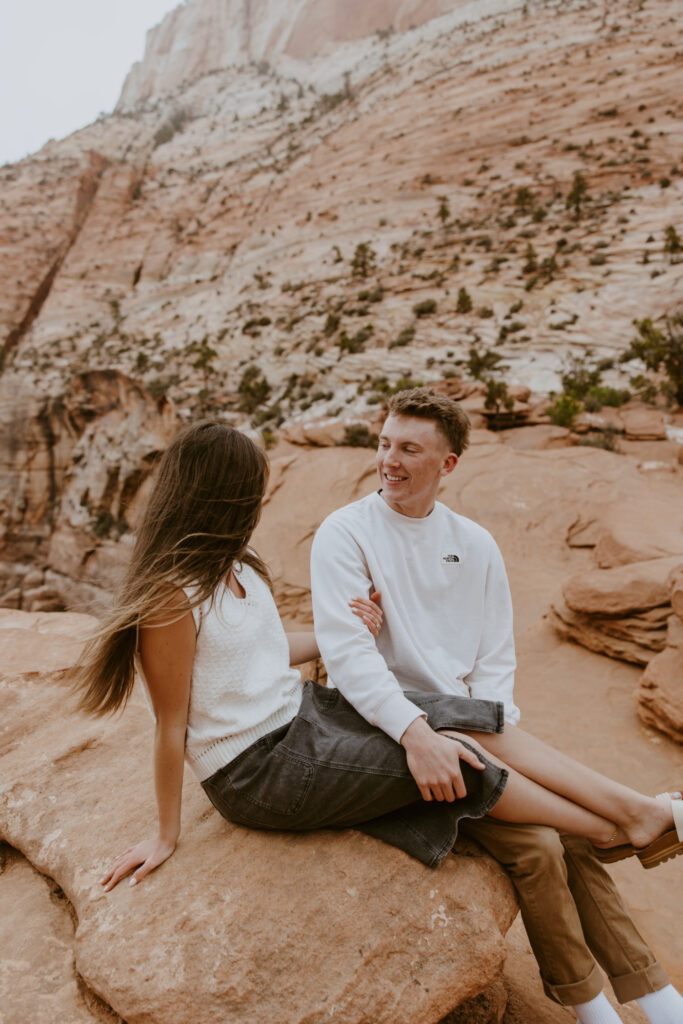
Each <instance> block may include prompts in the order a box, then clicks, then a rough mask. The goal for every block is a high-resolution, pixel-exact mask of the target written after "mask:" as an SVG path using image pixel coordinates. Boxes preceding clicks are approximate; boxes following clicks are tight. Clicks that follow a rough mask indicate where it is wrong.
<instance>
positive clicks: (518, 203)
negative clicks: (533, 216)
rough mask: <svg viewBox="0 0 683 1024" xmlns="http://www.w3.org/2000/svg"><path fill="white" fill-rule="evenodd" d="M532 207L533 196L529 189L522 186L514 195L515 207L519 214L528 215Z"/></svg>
mask: <svg viewBox="0 0 683 1024" xmlns="http://www.w3.org/2000/svg"><path fill="white" fill-rule="evenodd" d="M533 205H534V194H533V192H532V191H531V189H530V188H528V187H527V186H526V185H523V186H522V187H521V188H518V189H517V194H516V195H515V207H516V209H518V210H519V211H520V213H530V212H531V210H532V208H533Z"/></svg>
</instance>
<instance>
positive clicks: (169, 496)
mask: <svg viewBox="0 0 683 1024" xmlns="http://www.w3.org/2000/svg"><path fill="white" fill-rule="evenodd" d="M267 482H268V460H267V458H266V455H265V453H264V452H263V451H261V449H260V448H258V447H257V446H256V445H255V444H254V443H253V441H251V440H250V439H249V438H248V437H246V435H244V434H242V433H240V432H239V431H238V430H233V429H232V428H231V427H228V426H226V425H225V424H222V423H215V422H203V423H197V424H194V425H193V426H190V427H186V428H185V429H184V430H182V431H180V433H179V434H177V435H176V437H175V438H174V440H173V441H172V442H171V444H170V446H169V447H168V448H167V450H166V451H165V453H164V455H163V457H162V459H161V462H160V465H159V475H158V478H157V482H156V486H155V488H154V491H153V493H152V495H151V497H150V500H149V504H148V506H147V510H146V513H145V516H144V520H143V522H142V525H141V527H140V529H139V531H138V534H137V539H136V543H135V548H134V550H133V555H132V558H131V561H130V564H129V567H128V571H127V573H126V577H125V580H124V582H123V585H122V588H121V592H120V595H119V598H118V601H117V602H116V604H115V607H114V609H113V611H112V612H111V614H110V615H109V617H108V619H107V620H106V622H105V623H104V625H103V626H102V628H101V629H99V630H98V632H97V633H96V634H95V636H94V637H93V639H92V640H91V641H90V642H89V644H88V645H87V647H86V649H85V651H84V654H83V657H82V659H81V661H80V663H79V665H78V666H77V668H76V676H75V683H76V686H77V689H78V690H79V691H80V701H79V707H80V708H82V709H83V710H85V711H89V712H91V713H92V714H105V713H106V712H108V711H116V710H117V709H118V708H120V707H121V706H122V705H124V704H125V703H126V701H127V700H128V697H129V696H130V693H131V690H132V688H133V682H134V678H135V672H134V664H133V659H134V655H135V650H136V644H137V634H138V628H139V627H140V626H141V625H142V624H143V623H144V622H145V621H146V620H148V619H150V618H152V619H153V620H154V622H155V623H156V624H159V613H160V612H162V611H163V609H164V608H167V607H168V602H169V600H170V599H171V598H172V597H173V595H174V594H177V592H178V591H179V590H180V589H181V588H183V587H192V600H191V606H192V607H195V606H196V605H198V604H201V603H202V602H204V601H206V600H207V599H208V598H209V597H211V596H212V595H213V593H214V591H215V590H216V588H217V586H218V584H219V583H220V582H221V581H225V580H227V577H228V573H229V572H230V570H231V569H232V567H233V565H234V564H235V563H236V562H239V563H242V562H243V563H246V564H247V565H250V566H252V568H253V569H255V570H256V572H257V573H258V574H259V575H260V576H261V577H262V578H263V579H264V580H265V581H266V583H268V585H270V577H269V574H268V570H267V568H266V566H265V565H264V563H263V562H262V561H261V559H260V558H259V557H258V555H256V554H255V553H254V552H253V551H251V550H249V549H248V544H249V539H250V537H251V535H252V533H253V531H254V528H255V527H256V524H257V523H258V520H259V515H260V513H261V502H262V500H263V495H264V492H265V489H266V484H267ZM181 614H184V612H183V613H181ZM179 617H180V616H179V614H178V612H177V610H176V612H175V614H173V613H169V615H168V617H167V618H166V619H165V622H172V621H173V620H174V618H175V619H177V618H179Z"/></svg>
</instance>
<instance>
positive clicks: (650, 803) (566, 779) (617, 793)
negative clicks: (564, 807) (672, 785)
mask: <svg viewBox="0 0 683 1024" xmlns="http://www.w3.org/2000/svg"><path fill="white" fill-rule="evenodd" d="M455 735H458V734H455ZM459 735H461V736H467V737H470V738H471V739H472V740H475V741H476V742H477V743H479V744H480V745H481V747H482V748H483V749H484V750H485V751H486V752H487V753H488V754H489V756H491V757H492V758H493V759H494V760H497V761H498V762H502V763H503V764H504V765H506V766H509V767H510V768H514V769H515V770H516V771H517V772H519V773H520V774H521V775H524V776H526V778H527V779H530V780H533V781H534V782H536V783H538V784H539V785H540V786H542V787H543V788H544V789H545V790H550V791H551V792H552V793H554V794H557V795H559V796H562V797H565V798H566V800H567V801H571V802H572V803H573V804H578V805H579V806H580V807H582V808H585V809H587V810H588V811H592V812H593V813H594V814H595V815H597V816H598V817H600V818H601V819H603V820H604V819H606V820H608V821H611V822H614V824H615V825H617V826H619V830H620V832H619V833H618V834H617V836H615V837H614V839H613V840H611V841H610V840H609V839H608V840H607V842H608V843H609V845H618V844H619V843H623V842H624V841H625V839H626V840H628V841H629V842H631V843H633V845H634V846H646V845H647V843H649V842H651V841H652V840H653V839H656V838H657V836H659V835H661V833H662V832H664V831H665V830H666V829H667V828H671V826H672V824H673V815H672V812H671V807H670V805H668V804H666V803H664V802H662V801H659V800H655V799H654V798H653V797H648V796H643V795H642V794H641V793H638V792H636V790H634V789H629V787H628V786H622V785H621V784H620V783H618V782H613V781H612V780H611V779H608V778H607V777H606V776H605V775H601V774H600V773H599V772H596V771H593V769H591V768H586V766H585V765H582V764H579V762H578V761H575V760H574V759H573V758H571V757H568V756H567V755H566V754H563V753H561V752H560V751H558V750H555V749H554V748H553V747H549V746H548V745H547V744H546V743H543V741H542V740H539V739H537V738H536V737H535V736H532V735H531V733H528V732H524V730H522V729H518V728H517V727H516V726H514V725H506V726H505V732H504V733H493V734H491V733H479V732H471V733H461V734H459ZM508 820H513V819H508ZM516 820H518V821H520V822H521V821H522V820H529V819H521V818H518V819H516ZM537 824H550V822H545V821H543V822H540V821H539V822H537ZM556 827H563V828H565V831H567V832H572V831H573V830H572V829H571V828H567V827H565V826H556ZM612 832H614V828H612ZM581 834H583V835H586V833H585V832H584V833H581ZM594 841H595V842H596V843H598V844H600V845H602V842H603V841H601V840H597V839H596V840H594Z"/></svg>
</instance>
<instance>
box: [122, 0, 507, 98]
mask: <svg viewBox="0 0 683 1024" xmlns="http://www.w3.org/2000/svg"><path fill="white" fill-rule="evenodd" d="M467 6H469V7H472V6H473V5H472V4H471V3H468V0H373V2H372V3H368V2H367V0H189V2H188V3H185V4H182V5H181V6H179V7H177V8H176V9H175V10H174V11H171V12H170V13H169V14H167V15H166V17H165V18H164V19H163V21H162V22H160V24H159V25H157V26H155V27H154V28H152V29H150V31H149V32H148V33H147V43H146V47H145V56H144V58H143V60H142V61H139V62H138V63H136V64H134V65H133V67H132V68H131V70H130V72H129V74H128V76H127V78H126V81H125V82H124V85H123V89H122V91H121V96H120V98H119V102H118V105H117V110H118V111H122V110H128V109H130V108H131V107H134V106H135V105H136V104H137V103H140V102H145V101H146V100H150V99H155V98H157V97H159V96H162V95H164V94H167V93H169V92H172V91H173V90H174V89H176V88H178V87H179V86H180V85H181V84H183V83H186V82H189V81H192V80H193V79H195V78H197V77H198V76H200V75H203V74H206V73H207V72H209V71H212V70H214V69H215V68H226V67H230V66H234V65H238V66H239V65H244V64H248V63H250V62H258V61H268V62H274V61H276V60H277V58H278V57H280V56H282V55H286V56H288V57H292V58H294V59H299V60H304V59H306V58H309V57H313V56H317V55H320V54H322V53H326V52H329V51H331V50H332V49H334V48H335V47H336V46H338V45H339V44H341V43H344V42H350V41H352V40H355V39H362V38H364V37H366V36H369V35H372V34H373V33H375V32H378V31H387V30H389V29H394V30H396V31H398V32H402V31H405V30H406V29H409V28H412V27H415V26H418V25H422V24H424V22H426V21H429V20H431V19H432V18H436V17H438V16H439V15H442V14H445V13H447V12H449V11H452V10H454V9H456V8H459V7H467ZM479 6H480V7H486V6H488V5H486V4H481V3H480V4H479Z"/></svg>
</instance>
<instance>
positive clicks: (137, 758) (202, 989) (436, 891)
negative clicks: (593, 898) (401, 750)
mask: <svg viewBox="0 0 683 1024" xmlns="http://www.w3.org/2000/svg"><path fill="white" fill-rule="evenodd" d="M92 625H94V620H92V619H90V620H88V619H86V617H83V616H81V617H77V616H73V615H72V616H68V615H67V616H61V615H59V614H52V615H49V614H44V615H41V616H36V615H33V614H30V613H22V612H16V611H5V612H0V645H1V646H0V665H2V675H1V682H0V689H1V690H2V700H3V709H4V711H3V726H2V736H1V739H0V743H1V745H0V768H1V777H2V780H3V781H2V784H1V788H0V837H2V838H3V839H4V840H5V841H7V842H9V843H10V844H12V846H15V847H16V848H18V849H20V850H21V851H22V852H23V853H24V854H25V856H26V857H27V858H28V859H29V860H30V861H31V863H32V864H33V865H34V866H35V867H36V868H37V869H38V870H39V871H41V872H43V873H44V874H46V875H48V876H49V877H51V878H53V879H54V880H55V881H56V883H57V884H58V885H59V886H60V887H61V889H62V890H63V891H64V893H65V894H66V896H67V897H68V899H69V901H70V902H71V904H72V906H73V908H74V912H75V914H76V917H77V920H78V927H77V930H76V939H75V951H76V970H77V971H78V974H79V975H80V977H81V978H82V979H83V983H84V984H85V985H86V986H87V988H88V989H89V990H91V991H92V992H94V993H95V994H96V995H97V996H98V997H99V998H100V999H102V1000H104V1001H105V1003H106V1004H108V1005H109V1006H111V1007H112V1008H113V1009H114V1010H115V1012H116V1013H118V1014H119V1015H120V1016H121V1017H122V1018H123V1019H124V1020H126V1021H129V1022H133V1024H134V1022H136V1021H142V1020H145V1021H148V1022H150V1024H155V1022H156V1024H187V1022H188V1021H190V1020H191V1021H192V1022H193V1024H230V1022H234V1024H247V1022H254V1024H256V1022H257V1021H261V1020H264V1019H267V1020H269V1021H272V1022H274V1024H278V1022H280V1024H296V1022H301V1024H303V1022H304V1021H305V1022H306V1024H323V1022H325V1024H326V1022H328V1021H329V1020H330V1019H332V1020H340V1021H341V1020H343V1021H344V1022H345V1024H354V1022H357V1024H361V1022H364V1021H366V1020H367V1019H368V1014H371V1016H372V1019H373V1022H376V1024H382V1022H385V1024H389V1022H391V1024H428V1022H432V1024H436V1022H438V1021H439V1020H441V1018H443V1017H444V1016H445V1015H446V1014H447V1013H448V1012H449V1011H450V1010H451V1009H453V1008H454V1007H455V1006H457V1005H458V1004H460V1003H461V1002H463V1000H465V999H468V998H470V997H473V996H476V995H478V993H480V992H482V991H484V990H486V989H488V988H489V986H491V985H492V984H493V983H494V982H495V981H496V978H497V977H498V976H499V975H500V972H501V970H502V966H503V961H504V935H505V932H506V931H507V929H508V928H509V926H510V924H511V922H512V919H513V917H514V915H515V912H516V901H515V899H514V896H513V893H512V888H511V886H510V883H509V882H508V881H507V879H506V878H505V876H504V874H503V872H502V871H501V870H500V868H499V867H498V866H497V865H495V863H494V862H493V861H491V860H490V859H489V858H487V857H485V856H484V855H483V854H481V853H479V852H477V851H476V850H475V848H474V847H468V848H467V850H466V855H464V856H458V857H449V858H447V860H446V862H445V863H444V865H442V867H441V868H440V869H439V870H437V871H433V870H430V869H428V868H425V867H424V866H422V865H421V864H419V863H418V862H417V861H414V860H412V859H411V858H409V857H408V856H407V855H406V854H403V853H401V852H400V851H398V850H396V849H394V848H392V847H389V846H385V845H383V844H380V843H378V842H376V841H375V840H373V839H371V838H369V837H368V836H364V835H362V834H361V833H358V832H355V831H352V830H347V831H342V832H329V831H328V832H315V833H310V834H307V835H296V834H288V833H268V834H265V833H261V832H256V831H251V830H248V829H243V828H240V827H238V826H233V825H230V824H228V823H227V822H225V821H223V819H221V818H220V816H219V815H218V814H217V812H216V811H214V810H213V808H212V807H211V806H210V804H209V803H208V801H207V799H206V797H205V796H204V794H203V792H202V791H201V789H200V787H199V786H198V785H197V783H196V782H195V781H194V780H193V779H191V778H187V779H186V783H185V789H184V831H183V836H182V838H181V841H180V844H179V846H178V849H177V851H176V853H175V854H174V856H173V857H172V858H171V860H169V861H168V862H167V863H166V864H165V865H164V866H163V867H162V868H161V869H159V870H158V871H157V872H155V873H154V874H153V875H151V876H150V877H149V878H148V879H146V880H145V881H144V883H141V884H140V885H139V887H137V888H136V889H131V888H130V887H129V886H127V885H125V884H124V885H121V886H119V887H118V888H117V889H116V890H114V891H113V892H112V893H111V894H109V895H105V894H104V893H103V892H102V890H101V888H100V886H99V884H98V877H100V876H101V874H102V873H103V871H104V869H105V867H106V865H107V863H108V862H109V861H110V860H111V858H112V855H113V854H114V853H115V852H118V850H119V849H120V848H121V847H123V846H125V845H126V844H127V843H128V842H130V841H134V840H135V839H136V838H138V837H140V838H141V837H143V836H144V835H146V834H147V833H149V831H150V828H153V824H152V823H153V821H154V813H155V812H154V798H153V792H152V784H151V772H150V771H149V757H150V750H151V719H150V717H149V714H148V712H147V710H146V708H145V707H143V703H142V701H141V700H140V699H138V698H135V699H133V700H132V702H131V703H130V705H129V707H128V708H127V709H126V711H125V713H124V714H123V716H121V717H120V718H119V719H117V720H116V721H115V722H107V723H102V722H96V723H94V722H93V721H92V720H89V719H86V718H85V717H84V716H81V715H78V714H73V715H69V714H67V713H66V710H65V709H66V707H67V703H68V702H67V699H66V698H67V695H68V690H67V679H66V675H65V671H64V669H66V667H67V666H68V664H71V663H72V662H73V657H74V654H75V652H76V651H77V649H78V645H77V644H76V643H75V642H74V636H75V635H78V632H79V631H80V632H81V633H82V632H83V629H84V627H88V626H92ZM48 665H50V667H49V668H48ZM496 1007H498V1009H499V1007H500V1001H499V999H498V1000H494V1001H493V1003H492V1010H491V1014H490V1015H489V1016H488V1017H486V1018H485V1019H486V1020H487V1021H489V1020H497V1019H499V1016H498V1017H497V1016H495V1014H496V1013H497V1012H498V1011H497V1009H496Z"/></svg>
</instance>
